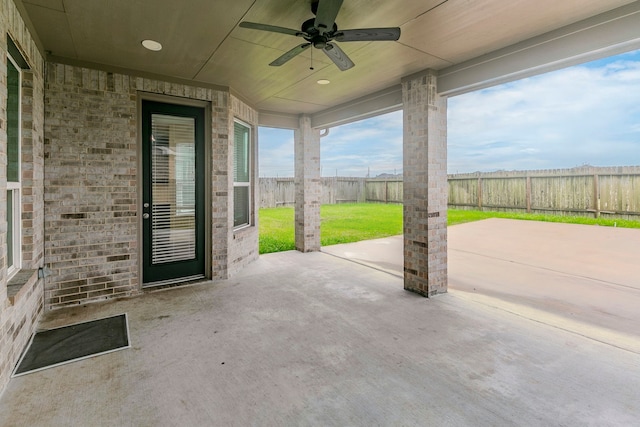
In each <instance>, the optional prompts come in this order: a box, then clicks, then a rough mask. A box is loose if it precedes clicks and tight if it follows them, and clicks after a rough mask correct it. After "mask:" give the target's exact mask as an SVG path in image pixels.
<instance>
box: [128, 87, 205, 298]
mask: <svg viewBox="0 0 640 427" xmlns="http://www.w3.org/2000/svg"><path fill="white" fill-rule="evenodd" d="M143 101H153V102H162V103H165V104H174V105H180V106H186V107H197V108H202V109H203V110H204V155H205V163H204V178H205V179H204V183H203V184H204V216H205V221H204V230H203V232H204V236H202V237H203V238H204V279H205V280H206V279H211V265H212V264H211V253H212V241H211V200H212V199H211V179H210V178H211V170H212V168H211V153H212V147H211V141H212V139H211V138H212V136H211V102H209V101H203V100H199V99H190V98H180V97H176V96H170V95H160V94H156V93H149V92H142V91H138V96H137V105H136V107H137V113H136V119H137V123H136V127H137V133H138V134H137V136H136V146H137V147H136V156H137V161H136V164H137V168H138V169H137V174H136V187H137V203H136V204H137V209H136V211H137V230H138V231H137V241H138V289H140V290H142V289H145V288H146V289H153V288H154V286H144V277H143V266H144V223H143V221H144V220H143V219H142V213H143V207H142V204H143V189H144V182H143V180H144V177H143V165H142V163H143V152H142V147H143V141H142V102H143ZM178 285H179V283H178Z"/></svg>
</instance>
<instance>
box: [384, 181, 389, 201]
mask: <svg viewBox="0 0 640 427" xmlns="http://www.w3.org/2000/svg"><path fill="white" fill-rule="evenodd" d="M388 203H389V187H388V186H387V180H386V179H385V181H384V204H385V205H386V204H388Z"/></svg>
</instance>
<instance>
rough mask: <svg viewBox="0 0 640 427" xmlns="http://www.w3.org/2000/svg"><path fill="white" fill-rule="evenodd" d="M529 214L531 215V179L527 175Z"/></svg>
mask: <svg viewBox="0 0 640 427" xmlns="http://www.w3.org/2000/svg"><path fill="white" fill-rule="evenodd" d="M526 185H527V213H531V177H530V176H528V175H527V184H526Z"/></svg>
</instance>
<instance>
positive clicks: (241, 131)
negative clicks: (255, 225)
mask: <svg viewBox="0 0 640 427" xmlns="http://www.w3.org/2000/svg"><path fill="white" fill-rule="evenodd" d="M250 131H251V128H250V127H249V126H247V125H246V124H244V123H241V122H238V121H236V122H235V123H234V132H233V133H234V139H233V147H234V148H233V226H234V227H236V228H237V227H243V226H246V225H250V224H251V221H250V212H251V172H250V170H251V132H250Z"/></svg>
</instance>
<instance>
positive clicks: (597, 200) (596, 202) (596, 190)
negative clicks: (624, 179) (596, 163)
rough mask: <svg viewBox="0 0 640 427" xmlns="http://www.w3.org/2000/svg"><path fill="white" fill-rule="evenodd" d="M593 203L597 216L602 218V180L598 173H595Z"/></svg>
mask: <svg viewBox="0 0 640 427" xmlns="http://www.w3.org/2000/svg"><path fill="white" fill-rule="evenodd" d="M593 204H594V205H595V212H594V214H595V217H596V218H600V180H599V178H598V174H597V173H596V174H594V175H593Z"/></svg>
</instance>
